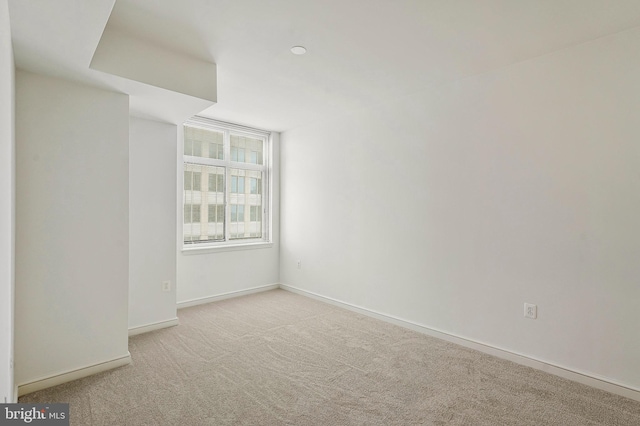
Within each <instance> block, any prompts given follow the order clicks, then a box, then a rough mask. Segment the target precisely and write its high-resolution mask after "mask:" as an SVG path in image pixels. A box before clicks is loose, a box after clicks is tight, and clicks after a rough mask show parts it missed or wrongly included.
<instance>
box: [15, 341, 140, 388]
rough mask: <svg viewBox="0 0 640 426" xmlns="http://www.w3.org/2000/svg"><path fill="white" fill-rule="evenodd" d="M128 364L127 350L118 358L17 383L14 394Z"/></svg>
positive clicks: (129, 361)
mask: <svg viewBox="0 0 640 426" xmlns="http://www.w3.org/2000/svg"><path fill="white" fill-rule="evenodd" d="M129 364H131V354H130V353H129V352H128V351H127V354H126V355H124V356H122V357H119V358H115V359H112V360H109V361H105V362H101V363H99V364H95V365H90V366H87V367H82V368H78V369H76V370H71V371H65V372H62V373H59V374H55V375H53V376H49V377H45V378H42V379H39V380H35V381H33V382H30V383H24V384H22V385H18V392H17V394H16V395H18V396H22V395H26V394H28V393H31V392H35V391H39V390H42V389H46V388H50V387H53V386H57V385H61V384H63V383H67V382H70V381H72V380H77V379H81V378H83V377H87V376H92V375H94V374H98V373H102V372H103V371H107V370H111V369H113V368H118V367H122V366H125V365H129Z"/></svg>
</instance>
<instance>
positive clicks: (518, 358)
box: [280, 284, 640, 401]
mask: <svg viewBox="0 0 640 426" xmlns="http://www.w3.org/2000/svg"><path fill="white" fill-rule="evenodd" d="M280 288H281V289H283V290H287V291H290V292H292V293H297V294H300V295H303V296H308V297H311V298H313V299H316V300H319V301H322V302H326V303H330V304H332V305H335V306H339V307H342V308H344V309H348V310H350V311H353V312H357V313H359V314H362V315H366V316H368V317H372V318H376V319H379V320H382V321H386V322H389V323H391V324H395V325H399V326H400V327H404V328H408V329H410V330H413V331H417V332H419V333H422V334H426V335H428V336H431V337H435V338H438V339H442V340H446V341H447V342H451V343H455V344H457V345H461V346H464V347H467V348H470V349H474V350H477V351H480V352H483V353H486V354H489V355H493V356H496V357H498V358H502V359H506V360H508V361H512V362H515V363H516V364H520V365H525V366H527V367H531V368H535V369H536V370H541V371H544V372H546V373H549V374H553V375H555V376H559V377H562V378H564V379H567V380H572V381H574V382H578V383H582V384H584V385H587V386H591V387H593V388H596V389H601V390H604V391H607V392H610V393H612V394H615V395H620V396H624V397H625V398H629V399H633V400H635V401H640V389H634V388H630V387H628V386H625V385H623V384H620V383H615V382H613V381H611V380H608V379H606V378H602V377H594V376H592V375H589V374H586V373H583V372H579V371H575V370H572V369H569V368H566V367H562V366H558V365H554V364H550V363H548V362H544V361H540V360H537V359H535V358H531V357H529V356H526V355H522V354H518V353H514V352H511V351H508V350H506V349H502V348H497V347H494V346H491V345H488V344H486V343H481V342H476V341H474V340H470V339H467V338H464V337H459V336H456V335H453V334H450V333H445V332H443V331H439V330H435V329H433V328H430V327H426V326H424V325H421V324H417V323H414V322H411V321H407V320H404V319H401V318H397V317H393V316H391V315H387V314H383V313H380V312H376V311H373V310H370V309H367V308H363V307H360V306H356V305H352V304H350V303H346V302H343V301H340V300H337V299H333V298H331V297H326V296H322V295H320V294H317V293H313V292H310V291H307V290H303V289H301V288H298V287H294V286H290V285H287V284H280Z"/></svg>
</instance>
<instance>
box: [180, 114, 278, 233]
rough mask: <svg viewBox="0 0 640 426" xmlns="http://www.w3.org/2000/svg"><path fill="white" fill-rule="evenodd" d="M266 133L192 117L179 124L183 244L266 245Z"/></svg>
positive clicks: (267, 166)
mask: <svg viewBox="0 0 640 426" xmlns="http://www.w3.org/2000/svg"><path fill="white" fill-rule="evenodd" d="M268 150H269V139H268V133H267V132H264V131H260V130H255V129H248V128H244V127H240V126H235V125H230V124H227V123H220V122H217V121H213V120H208V119H205V118H201V117H195V118H193V119H192V120H189V121H188V122H187V123H185V124H184V174H183V175H184V185H183V188H184V189H183V201H182V202H183V206H184V220H183V236H184V243H185V245H193V244H203V243H204V244H206V245H229V244H238V243H247V242H260V241H262V242H265V241H268V240H269V238H268V228H267V221H266V220H265V219H266V218H268V217H269V211H267V210H266V209H267V207H268V206H269V202H268V201H269V198H268V191H267V189H268V186H267V182H268V181H269V174H268V173H269V165H268V164H267V159H268V158H269V156H268V155H267V154H266V153H268V152H269V151H268Z"/></svg>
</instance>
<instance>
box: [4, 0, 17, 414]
mask: <svg viewBox="0 0 640 426" xmlns="http://www.w3.org/2000/svg"><path fill="white" fill-rule="evenodd" d="M14 99H15V76H14V63H13V48H12V45H11V27H10V25H9V7H8V3H7V0H0V403H2V402H13V366H12V362H13V361H12V359H13V291H14V289H13V286H14V284H13V283H14V267H13V259H14V255H15V251H14V242H13V241H14V232H13V229H14V227H13V224H14V204H15V192H14V182H15V155H14V153H15V139H14V116H15V109H14Z"/></svg>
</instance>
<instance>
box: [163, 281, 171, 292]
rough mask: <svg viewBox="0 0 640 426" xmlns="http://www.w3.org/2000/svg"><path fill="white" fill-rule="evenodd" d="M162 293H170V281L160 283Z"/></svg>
mask: <svg viewBox="0 0 640 426" xmlns="http://www.w3.org/2000/svg"><path fill="white" fill-rule="evenodd" d="M162 291H171V281H162Z"/></svg>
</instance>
